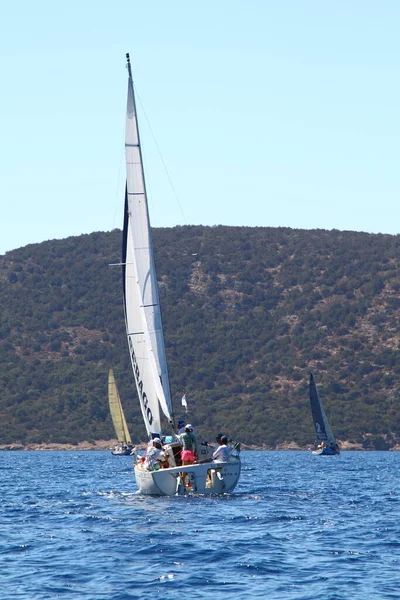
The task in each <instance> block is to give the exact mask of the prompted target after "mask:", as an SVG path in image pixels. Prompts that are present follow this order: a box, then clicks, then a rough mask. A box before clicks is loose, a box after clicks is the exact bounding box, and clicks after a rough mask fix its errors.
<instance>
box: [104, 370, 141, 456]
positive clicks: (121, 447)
mask: <svg viewBox="0 0 400 600" xmlns="http://www.w3.org/2000/svg"><path fill="white" fill-rule="evenodd" d="M108 403H109V405H110V413H111V418H112V422H113V425H114V429H115V434H116V436H117V440H118V444H117V445H116V446H115V448H114V449H113V450H112V451H111V453H112V454H113V455H114V456H132V455H134V454H135V450H136V448H135V447H134V446H133V444H132V440H131V436H130V433H129V429H128V425H127V424H126V419H125V415H124V411H123V409H122V404H121V399H120V397H119V393H118V388H117V384H116V381H115V377H114V371H113V370H112V369H110V370H109V372H108Z"/></svg>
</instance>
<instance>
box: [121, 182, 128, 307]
mask: <svg viewBox="0 0 400 600" xmlns="http://www.w3.org/2000/svg"><path fill="white" fill-rule="evenodd" d="M128 224H129V211H128V187H127V186H125V209H124V225H123V230H122V261H121V262H122V292H123V295H124V306H125V315H126V282H125V278H126V254H127V243H128Z"/></svg>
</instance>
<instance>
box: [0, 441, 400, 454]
mask: <svg viewBox="0 0 400 600" xmlns="http://www.w3.org/2000/svg"><path fill="white" fill-rule="evenodd" d="M117 443H118V442H117V440H97V441H95V442H88V441H83V442H79V443H77V444H57V443H49V444H46V443H41V444H18V443H13V444H0V452H1V451H17V450H19V451H25V452H29V451H33V450H43V451H47V450H60V451H65V452H70V451H74V450H75V451H98V450H109V451H110V452H111V450H112V449H113V448H114V447H115V446H116V445H117ZM135 446H136V448H137V449H138V450H145V449H146V447H147V444H146V443H145V442H141V443H139V444H135ZM241 447H242V450H269V451H274V450H285V451H286V450H287V451H290V450H302V451H305V452H306V451H308V450H311V449H312V448H313V446H312V445H311V444H307V445H305V446H300V445H299V444H296V443H295V442H284V443H282V444H278V445H277V446H275V447H274V448H272V447H270V446H265V445H256V444H252V445H247V444H242V445H241ZM339 448H340V450H343V451H346V450H350V451H362V452H371V451H372V450H375V448H363V446H362V445H361V444H354V443H352V442H349V441H341V440H339ZM397 450H400V445H398V444H397V445H395V446H393V447H392V448H388V449H387V450H383V452H390V451H397Z"/></svg>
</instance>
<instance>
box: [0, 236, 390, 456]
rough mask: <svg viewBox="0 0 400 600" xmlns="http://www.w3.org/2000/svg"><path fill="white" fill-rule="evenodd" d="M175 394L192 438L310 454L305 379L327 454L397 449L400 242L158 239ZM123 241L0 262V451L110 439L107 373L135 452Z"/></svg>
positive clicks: (39, 247)
mask: <svg viewBox="0 0 400 600" xmlns="http://www.w3.org/2000/svg"><path fill="white" fill-rule="evenodd" d="M154 245H155V251H156V265H157V272H158V279H159V285H160V297H161V303H162V309H163V321H164V329H165V337H166V349H167V357H168V366H169V373H170V379H171V389H172V393H173V398H174V402H175V406H176V416H177V417H180V416H181V413H180V410H181V407H180V398H181V395H182V390H183V389H185V390H186V392H187V399H188V403H189V407H190V409H191V413H190V420H191V421H192V422H193V423H194V424H197V430H198V432H199V434H200V437H204V438H213V437H214V434H215V432H217V431H218V430H223V431H225V432H227V433H228V434H229V435H230V436H231V437H233V438H234V439H240V440H242V441H243V442H245V443H248V444H265V445H268V446H270V447H275V446H276V445H277V444H280V443H282V442H284V441H292V440H293V441H295V442H297V443H299V444H301V445H304V444H306V443H311V442H312V441H313V440H314V431H313V427H312V422H311V414H310V409H309V401H308V389H307V385H308V372H309V370H310V369H311V370H313V372H314V374H315V377H316V380H317V382H318V385H319V390H320V395H321V397H322V399H323V401H324V405H325V409H326V412H327V414H328V417H329V419H330V422H331V426H332V428H333V430H334V432H335V434H336V435H337V437H338V438H339V439H342V440H351V441H353V442H357V443H362V444H363V446H364V447H376V448H389V447H391V446H393V445H394V444H395V443H397V442H398V440H399V439H400V394H399V376H400V360H399V337H400V330H399V308H400V275H399V273H400V271H399V267H400V264H399V263H400V259H399V256H400V236H391V235H375V234H366V233H356V232H340V231H336V230H334V231H324V230H313V231H303V230H294V229H288V228H261V227H259V228H245V227H223V226H218V227H202V226H186V227H175V228H169V229H155V230H154ZM120 246H121V232H120V231H118V230H115V231H112V232H110V233H93V234H91V235H82V236H79V237H71V238H68V239H64V240H53V241H48V242H43V243H41V244H35V245H29V246H26V247H24V248H20V249H18V250H14V251H12V252H8V253H7V254H6V255H4V256H1V257H0V281H1V298H0V308H1V322H0V417H1V418H0V444H7V443H12V442H20V443H40V442H59V443H70V442H73V443H76V442H79V441H81V440H94V439H109V438H113V437H114V432H113V429H112V425H111V420H110V417H109V411H108V403H107V374H108V368H109V366H113V368H114V371H115V376H116V379H117V382H118V385H119V389H120V393H121V398H122V402H123V405H124V407H125V411H126V416H127V420H128V423H129V426H130V429H131V432H132V434H133V438H134V439H135V441H139V440H144V439H145V431H144V426H143V424H142V419H141V415H140V410H139V403H138V400H137V398H136V392H135V390H134V382H133V375H132V373H131V368H130V363H129V355H128V350H127V343H126V337H125V333H124V316H123V308H122V284H121V273H120V269H119V268H118V267H113V266H109V264H110V263H116V262H119V261H120Z"/></svg>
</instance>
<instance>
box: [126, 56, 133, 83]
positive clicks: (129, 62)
mask: <svg viewBox="0 0 400 600" xmlns="http://www.w3.org/2000/svg"><path fill="white" fill-rule="evenodd" d="M126 66H127V68H128V73H129V77H130V78H131V79H132V70H131V61H130V58H129V54H128V53H127V54H126Z"/></svg>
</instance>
